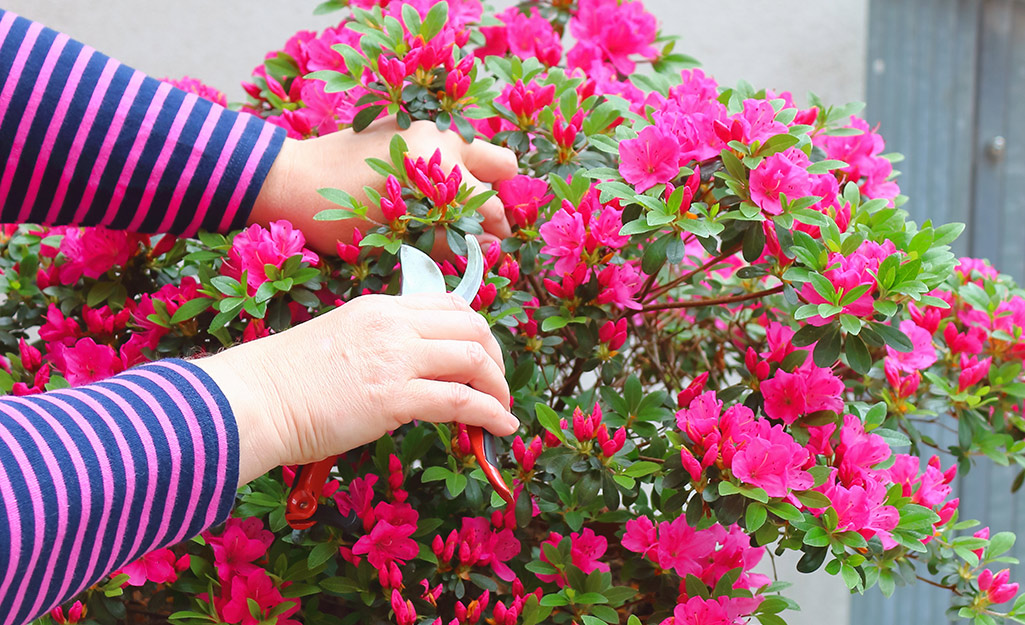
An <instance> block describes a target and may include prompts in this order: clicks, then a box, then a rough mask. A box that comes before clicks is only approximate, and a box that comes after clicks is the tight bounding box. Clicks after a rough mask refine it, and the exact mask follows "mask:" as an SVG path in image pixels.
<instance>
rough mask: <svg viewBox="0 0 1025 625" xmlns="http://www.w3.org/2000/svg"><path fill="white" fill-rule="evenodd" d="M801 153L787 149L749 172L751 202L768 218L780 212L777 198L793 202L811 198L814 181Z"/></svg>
mask: <svg viewBox="0 0 1025 625" xmlns="http://www.w3.org/2000/svg"><path fill="white" fill-rule="evenodd" d="M809 164H810V162H809V160H808V157H807V156H806V155H805V154H804V152H802V151H800V150H798V149H797V148H789V149H787V150H785V151H783V152H777V153H776V154H773V155H772V156H770V157H768V158H766V159H765V160H763V161H762V162H761V163H759V164H758V166H757V167H755V168H754V170H753V171H752V172H751V180H750V185H751V200H752V201H753V202H754V203H755V204H757V205H758V207H759V208H761V209H762V210H763V211H765V212H766V213H768V214H770V215H779V214H782V212H783V205H782V202H781V199H780V196H781V195H786V197H787V200H788V201H790V202H793V201H794V200H797V199H800V198H803V197H807V196H809V195H812V185H813V184H814V180H813V178H812V175H811V174H809V173H808V171H807V169H806V168H807V167H808V165H809Z"/></svg>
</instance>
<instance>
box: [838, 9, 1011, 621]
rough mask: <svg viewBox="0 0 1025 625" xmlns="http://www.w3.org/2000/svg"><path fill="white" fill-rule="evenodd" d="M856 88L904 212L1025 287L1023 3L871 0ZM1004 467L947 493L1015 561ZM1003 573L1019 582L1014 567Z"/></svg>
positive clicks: (919, 596)
mask: <svg viewBox="0 0 1025 625" xmlns="http://www.w3.org/2000/svg"><path fill="white" fill-rule="evenodd" d="M867 87H868V88H867V99H868V108H867V110H866V117H867V119H868V120H869V123H870V124H873V125H874V124H879V125H880V132H881V133H882V134H883V136H884V137H885V138H886V140H887V148H888V149H889V150H890V151H894V152H901V153H903V154H904V155H905V156H906V157H907V158H906V160H905V161H904V162H902V163H899V164H897V165H896V169H899V170H901V172H902V175H901V176H900V178H899V182H900V185H901V189H902V190H903V192H904V193H905V194H906V195H908V196H909V198H910V200H909V202H908V203H907V205H906V206H905V208H907V209H908V210H909V211H910V213H911V215H912V217H913V218H914V219H915V220H916V221H918V222H919V223H921V222H922V221H924V220H926V219H932V220H933V221H934V222H938V223H945V222H950V221H960V222H963V223H965V224H967V229H966V231H965V234H964V235H962V237H961V239H960V241H959V242H958V243H957V244H956V246H955V247H956V250H955V251H956V252H957V253H959V254H963V255H969V256H976V257H983V258H989V259H990V260H991V261H992V262H993V264H994V265H995V266H996V267H997V269H998V270H1000V271H1001V272H1003V273H1007V274H1009V275H1011V276H1013V277H1014V278H1015V279H1016V280H1017V281H1018V282H1019V283H1025V3H1023V2H1021V1H1020V0H871V1H870V8H869V44H868V86H867ZM940 442H941V444H944V443H945V441H942V440H941V441H940ZM944 464H945V465H947V464H949V461H945V462H944ZM1014 474H1015V470H1013V469H1008V468H1002V467H995V466H992V464H991V463H989V462H988V461H984V462H983V463H982V464H981V465H980V466H976V467H974V468H973V469H972V471H971V472H970V473H969V474H968V475H967V476H964V477H960V478H959V479H958V481H957V483H956V492H957V495H958V496H960V497H961V517H962V518H976V519H980V520H981V521H982V522H983V523H984V524H988V525H990V526H991V527H992V528H993V531H994V532H996V531H1001V530H1012V531H1015V532H1016V533H1018V534H1019V536H1020V537H1022V538H1021V540H1020V541H1019V544H1018V545H1017V546H1016V548H1015V550H1014V552H1013V555H1015V556H1017V557H1018V558H1019V559H1023V560H1025V492H1021V493H1018V494H1017V495H1013V496H1012V495H1011V493H1010V484H1011V481H1012V479H1013V477H1014ZM1012 578H1013V579H1015V580H1017V581H1025V567H1020V566H1019V567H1015V568H1012ZM949 601H950V593H949V592H948V591H946V590H943V589H938V588H933V587H931V586H927V585H926V584H923V583H919V584H917V585H915V586H914V587H910V588H898V589H897V593H896V596H895V597H893V598H891V599H889V600H886V599H883V598H882V595H881V594H880V593H879V592H878V590H874V591H872V592H870V593H868V594H866V595H865V596H864V597H855V598H854V600H853V604H852V609H851V622H852V624H853V625H897V624H900V625H907V624H916V625H917V624H922V625H934V624H939V623H944V622H946V621H947V619H946V616H945V611H946V608H947V606H948V605H949Z"/></svg>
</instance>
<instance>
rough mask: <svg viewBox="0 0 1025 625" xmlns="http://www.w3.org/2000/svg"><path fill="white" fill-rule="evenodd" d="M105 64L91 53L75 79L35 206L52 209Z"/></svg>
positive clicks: (77, 45) (76, 45) (98, 56)
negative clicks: (76, 82)
mask: <svg viewBox="0 0 1025 625" xmlns="http://www.w3.org/2000/svg"><path fill="white" fill-rule="evenodd" d="M69 46H74V47H75V48H76V49H84V48H85V46H83V45H82V44H80V43H78V42H77V41H74V40H72V41H71V42H69ZM86 54H88V52H86ZM106 64H107V57H105V56H103V55H102V54H96V53H95V52H93V53H92V56H91V57H90V58H89V60H88V61H87V62H86V65H85V69H84V70H83V72H82V78H81V79H80V80H79V83H78V86H77V87H75V91H74V93H73V94H71V101H70V103H69V106H68V112H67V114H66V115H65V116H64V122H63V123H62V124H61V127H60V129H59V130H58V131H57V138H56V141H54V144H53V148H52V149H51V150H50V154H49V155H48V156H47V162H46V169H45V170H44V171H43V180H42V183H41V184H40V185H39V196H38V200H37V206H47V207H49V206H53V202H54V199H55V197H56V195H57V189H58V187H59V186H60V181H61V179H62V177H63V176H64V170H65V168H66V166H67V161H68V157H69V156H70V155H71V150H72V148H73V147H74V145H75V136H76V135H77V134H78V129H79V127H80V126H81V121H82V117H83V116H84V115H85V111H86V107H87V106H88V105H89V99H90V98H91V97H92V94H93V91H95V90H96V89H95V88H96V83H97V81H99V79H100V75H101V74H102V73H103V68H104V66H105V65H106ZM65 206H67V204H65ZM64 213H65V211H64V210H62V211H61V216H63V215H64ZM73 216H74V210H71V211H70V214H68V215H67V216H66V217H65V221H64V223H67V221H68V220H70V219H71V218H72V217H73Z"/></svg>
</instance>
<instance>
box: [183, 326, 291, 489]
mask: <svg viewBox="0 0 1025 625" xmlns="http://www.w3.org/2000/svg"><path fill="white" fill-rule="evenodd" d="M254 347H256V346H255V345H252V344H247V345H238V346H235V347H232V348H230V349H227V350H224V351H222V352H219V353H217V354H214V355H212V356H207V357H205V358H200V359H197V360H192V361H191V363H192V364H194V365H195V366H197V367H199V368H201V369H203V371H205V372H206V373H207V375H209V376H210V377H211V378H212V379H213V381H214V383H215V384H216V385H217V387H218V388H219V389H220V390H221V392H222V393H223V394H224V396H225V398H226V399H227V400H228V404H229V405H230V406H231V411H232V413H233V414H234V416H235V423H236V424H237V426H238V433H239V486H241V485H243V484H246V483H248V482H250V481H252V480H254V479H256V478H258V477H260V476H261V475H263V474H265V473H266V472H267V471H269V470H271V469H273V468H275V467H277V466H279V465H280V464H281V462H282V460H283V456H284V452H283V446H282V438H281V433H280V432H278V429H277V427H276V419H274V416H273V410H272V409H271V408H272V407H273V406H274V405H276V403H275V402H276V401H277V400H276V399H273V398H271V397H268V396H267V394H268V392H269V391H270V390H271V389H272V384H271V383H270V380H271V378H270V377H268V375H267V373H266V372H265V371H263V370H262V366H261V365H260V363H261V362H262V360H261V359H260V355H259V354H256V353H248V352H251V351H252V350H253V348H254Z"/></svg>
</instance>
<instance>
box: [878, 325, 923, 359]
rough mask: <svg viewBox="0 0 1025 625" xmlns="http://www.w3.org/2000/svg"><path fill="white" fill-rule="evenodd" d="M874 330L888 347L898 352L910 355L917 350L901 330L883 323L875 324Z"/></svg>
mask: <svg viewBox="0 0 1025 625" xmlns="http://www.w3.org/2000/svg"><path fill="white" fill-rule="evenodd" d="M872 329H873V330H875V331H876V332H878V333H879V336H881V337H883V340H884V341H886V344H887V345H889V346H890V347H892V348H893V349H895V350H897V351H898V352H904V353H908V352H911V351H914V349H915V346H914V345H913V344H912V343H911V339H909V338H908V335H907V334H904V333H903V332H902V331H901V330H900V329H899V328H895V327H893V326H890V325H885V324H882V323H874V324H872Z"/></svg>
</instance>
